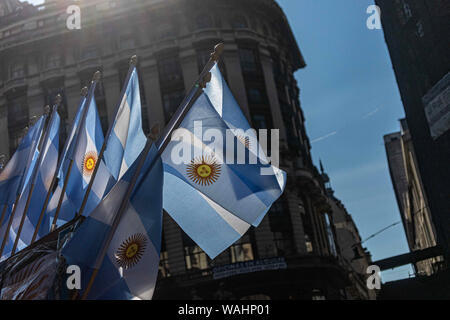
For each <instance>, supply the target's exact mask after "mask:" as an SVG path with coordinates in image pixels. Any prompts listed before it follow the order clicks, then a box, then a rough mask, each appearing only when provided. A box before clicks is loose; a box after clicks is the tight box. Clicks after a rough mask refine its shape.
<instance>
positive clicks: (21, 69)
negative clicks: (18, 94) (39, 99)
mask: <svg viewBox="0 0 450 320" xmlns="http://www.w3.org/2000/svg"><path fill="white" fill-rule="evenodd" d="M24 76H25V65H24V64H23V63H21V62H17V63H15V64H13V65H12V67H11V79H18V78H23V77H24Z"/></svg>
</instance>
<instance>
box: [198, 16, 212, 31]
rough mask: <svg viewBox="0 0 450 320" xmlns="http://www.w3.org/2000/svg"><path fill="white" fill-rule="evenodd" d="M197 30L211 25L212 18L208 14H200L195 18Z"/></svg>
mask: <svg viewBox="0 0 450 320" xmlns="http://www.w3.org/2000/svg"><path fill="white" fill-rule="evenodd" d="M195 25H196V28H197V30H201V29H208V28H212V27H213V19H212V18H211V16H210V15H208V14H200V15H198V16H197V18H196V19H195Z"/></svg>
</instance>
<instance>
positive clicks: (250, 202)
mask: <svg viewBox="0 0 450 320" xmlns="http://www.w3.org/2000/svg"><path fill="white" fill-rule="evenodd" d="M227 107H228V106H227V105H223V110H224V109H226V108H227ZM222 114H224V113H222ZM237 116H238V115H236V117H237ZM237 118H238V117H237ZM196 124H201V126H202V131H203V132H198V130H195V129H194V127H195V125H196ZM247 125H248V124H247ZM208 129H214V130H215V132H216V134H218V135H219V136H217V137H214V138H213V139H208V140H210V141H206V142H205V141H204V139H203V138H204V137H203V136H202V134H203V133H205V132H207V130H208ZM232 129H233V128H232V127H231V128H230V126H229V125H228V124H227V122H225V121H224V119H223V117H222V116H221V115H220V114H219V113H218V112H217V110H216V109H215V108H214V106H213V105H212V104H211V101H210V99H209V98H208V96H207V95H206V94H205V93H202V95H201V96H200V97H199V98H198V99H197V101H196V102H195V103H194V105H193V106H192V107H191V109H190V111H189V112H188V113H187V114H186V116H185V118H184V119H183V121H182V122H181V124H180V127H179V129H178V130H177V131H175V132H174V134H173V135H172V141H171V142H170V143H169V144H168V146H167V148H166V149H165V150H164V152H163V155H162V159H163V163H164V209H165V210H166V211H167V212H168V213H169V214H170V215H171V216H172V218H173V219H174V220H175V221H176V222H177V223H178V224H179V225H180V226H181V228H182V229H183V230H184V231H185V232H186V233H187V234H188V235H189V236H190V237H191V238H192V239H193V240H194V241H195V242H196V243H197V244H198V245H199V246H200V247H201V248H202V249H203V250H204V251H205V252H206V253H207V254H208V255H209V256H210V257H211V258H214V257H216V256H217V255H219V254H220V253H221V252H222V251H224V250H225V249H227V248H228V247H229V246H230V245H231V244H233V243H234V242H235V241H236V240H238V239H239V238H240V237H241V236H242V235H243V234H244V233H245V232H246V231H247V230H248V228H249V227H250V225H254V226H257V225H258V224H259V223H260V222H261V220H262V219H263V218H264V216H265V214H266V213H267V212H268V210H269V209H270V207H271V206H272V204H273V202H275V201H276V200H277V199H278V198H279V197H280V195H281V194H282V192H283V190H284V181H285V174H284V172H282V171H281V170H279V169H277V170H278V172H279V174H278V175H276V174H274V175H261V169H262V168H266V169H267V168H269V169H270V167H271V166H270V165H269V164H262V163H259V164H238V161H237V160H238V159H237V158H236V153H233V154H234V159H233V160H234V161H233V163H225V155H226V153H227V152H230V150H233V151H234V141H233V144H232V145H228V141H227V140H225V137H226V135H227V130H232ZM222 138H223V139H222ZM217 139H219V140H221V139H222V140H221V141H220V142H219V143H217V141H216V140H217ZM205 140H206V139H205ZM223 140H225V141H223ZM242 143H244V142H242ZM248 149H249V148H248V147H247V146H246V150H248ZM189 151H190V152H189ZM185 152H187V153H188V155H189V157H190V158H189V159H186V157H187V155H186V154H185ZM249 152H251V151H249ZM189 153H190V154H189ZM247 154H248V152H247ZM180 156H181V157H183V158H184V159H183V161H180V159H178V158H179V157H180Z"/></svg>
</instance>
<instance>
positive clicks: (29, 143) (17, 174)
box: [0, 116, 46, 206]
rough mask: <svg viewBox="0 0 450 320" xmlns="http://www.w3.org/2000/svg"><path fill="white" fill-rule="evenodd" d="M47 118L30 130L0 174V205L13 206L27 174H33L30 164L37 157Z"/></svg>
mask: <svg viewBox="0 0 450 320" xmlns="http://www.w3.org/2000/svg"><path fill="white" fill-rule="evenodd" d="M45 119H46V116H42V117H40V118H39V120H38V121H37V122H36V123H35V124H34V125H33V126H32V127H31V128H30V129H29V130H28V132H27V134H26V135H25V137H24V138H23V139H22V141H21V142H20V144H19V147H18V148H17V150H16V152H15V153H14V155H13V156H12V158H11V160H9V162H8V163H7V165H6V166H5V168H4V169H3V171H2V172H1V173H0V205H2V206H3V205H4V204H8V205H11V204H13V203H14V201H15V200H16V197H17V196H18V195H19V194H20V193H21V192H22V191H23V185H24V181H23V179H25V177H26V174H27V173H28V174H31V171H32V169H31V171H30V170H29V169H30V164H31V160H32V159H33V156H35V153H36V150H37V145H38V142H39V139H40V137H41V134H42V131H43V126H44V123H45Z"/></svg>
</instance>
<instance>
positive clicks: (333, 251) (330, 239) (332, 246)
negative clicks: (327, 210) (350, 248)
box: [325, 214, 337, 257]
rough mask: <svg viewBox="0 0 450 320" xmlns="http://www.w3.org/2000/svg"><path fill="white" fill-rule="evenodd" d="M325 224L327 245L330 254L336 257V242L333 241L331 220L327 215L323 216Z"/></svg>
mask: <svg viewBox="0 0 450 320" xmlns="http://www.w3.org/2000/svg"><path fill="white" fill-rule="evenodd" d="M325 222H326V225H327V236H328V243H329V244H330V253H331V254H332V255H333V256H335V257H337V249H336V242H335V240H334V234H333V229H332V225H331V219H330V216H329V215H328V214H325Z"/></svg>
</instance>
